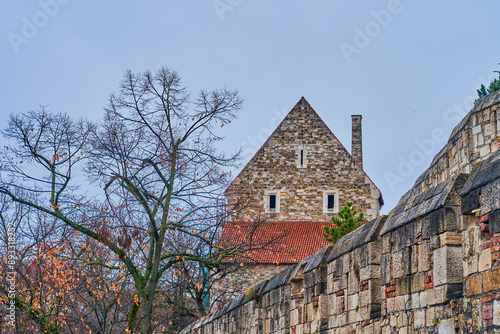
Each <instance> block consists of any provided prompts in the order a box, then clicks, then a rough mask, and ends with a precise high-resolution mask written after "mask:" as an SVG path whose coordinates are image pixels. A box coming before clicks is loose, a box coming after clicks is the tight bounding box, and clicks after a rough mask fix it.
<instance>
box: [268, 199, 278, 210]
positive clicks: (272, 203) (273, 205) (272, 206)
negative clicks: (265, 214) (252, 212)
mask: <svg viewBox="0 0 500 334" xmlns="http://www.w3.org/2000/svg"><path fill="white" fill-rule="evenodd" d="M269 209H271V210H276V195H269Z"/></svg>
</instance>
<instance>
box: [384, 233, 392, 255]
mask: <svg viewBox="0 0 500 334" xmlns="http://www.w3.org/2000/svg"><path fill="white" fill-rule="evenodd" d="M390 252H391V233H387V234H384V235H383V236H382V254H387V253H390Z"/></svg>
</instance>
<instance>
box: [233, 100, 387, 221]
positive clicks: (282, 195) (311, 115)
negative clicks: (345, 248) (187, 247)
mask: <svg viewBox="0 0 500 334" xmlns="http://www.w3.org/2000/svg"><path fill="white" fill-rule="evenodd" d="M356 117H358V121H357V122H356V126H354V125H353V128H354V127H355V128H356V131H357V132H356V135H354V134H353V138H354V136H355V137H356V139H353V142H356V145H355V146H356V147H357V151H356V154H358V156H359V160H360V161H361V160H362V158H361V156H360V154H361V117H360V116H356ZM360 166H361V164H360V163H359V162H358V163H356V162H355V160H354V159H353V157H352V156H351V154H350V153H349V152H348V151H347V150H346V149H345V147H344V146H343V145H342V144H341V143H340V141H339V140H338V139H337V138H336V137H335V135H334V134H333V133H332V132H331V131H330V129H329V128H328V127H327V126H326V124H325V123H324V122H323V121H322V120H321V118H320V117H319V116H318V114H317V113H316V112H315V111H314V110H313V109H312V108H311V106H310V105H309V103H308V102H307V101H306V100H305V99H304V98H302V99H301V100H300V101H299V102H298V103H297V104H296V105H295V107H294V108H293V109H292V110H291V111H290V113H289V114H288V115H287V116H286V117H285V119H284V120H283V121H282V122H281V124H280V125H279V126H278V128H277V129H276V130H275V131H274V132H273V133H272V134H271V136H270V137H269V139H268V140H267V141H266V142H265V143H264V145H263V146H262V147H261V148H260V149H259V151H258V152H257V153H256V154H255V155H254V157H253V158H252V159H251V160H250V162H249V163H248V164H247V165H246V166H245V168H243V170H242V171H241V172H240V173H239V175H238V176H237V177H236V178H235V180H234V181H233V182H232V184H231V185H230V186H229V187H228V189H227V190H226V193H225V194H226V197H227V199H228V204H229V207H233V206H234V205H235V203H236V201H237V200H240V201H244V202H245V203H247V205H246V206H245V208H244V209H243V210H241V211H239V212H238V214H237V215H234V216H231V220H235V221H256V220H261V221H289V222H297V221H299V222H307V221H315V222H325V221H329V220H330V217H331V216H332V215H333V214H334V213H335V212H336V211H338V209H339V208H342V206H343V205H344V204H345V203H346V202H348V201H352V202H354V203H355V206H356V209H357V210H358V211H360V212H364V213H365V217H367V219H373V218H376V217H377V216H378V215H379V212H380V207H381V205H382V204H383V200H382V195H381V193H380V191H379V190H378V188H377V187H376V186H375V184H374V183H373V182H372V181H371V180H370V178H369V177H368V176H367V175H366V174H365V172H364V171H363V170H362V168H361V167H360ZM328 194H332V195H334V196H335V209H336V210H331V211H330V212H328V210H326V212H325V210H324V207H325V205H326V204H327V203H325V201H326V200H327V197H326V196H327V195H328ZM270 195H274V196H276V197H275V201H276V202H275V203H276V204H275V205H276V209H274V210H270V208H269V206H270V203H269V196H270Z"/></svg>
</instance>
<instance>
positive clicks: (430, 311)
mask: <svg viewBox="0 0 500 334" xmlns="http://www.w3.org/2000/svg"><path fill="white" fill-rule="evenodd" d="M425 324H426V325H427V326H434V325H435V324H436V318H435V310H434V307H429V308H427V309H426V310H425Z"/></svg>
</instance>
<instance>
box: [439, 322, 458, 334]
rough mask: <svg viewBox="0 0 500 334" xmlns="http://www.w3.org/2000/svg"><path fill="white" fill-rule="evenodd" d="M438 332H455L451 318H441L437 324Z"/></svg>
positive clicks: (447, 333)
mask: <svg viewBox="0 0 500 334" xmlns="http://www.w3.org/2000/svg"><path fill="white" fill-rule="evenodd" d="M438 334H455V324H454V323H453V319H441V321H440V322H439V324H438Z"/></svg>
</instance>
